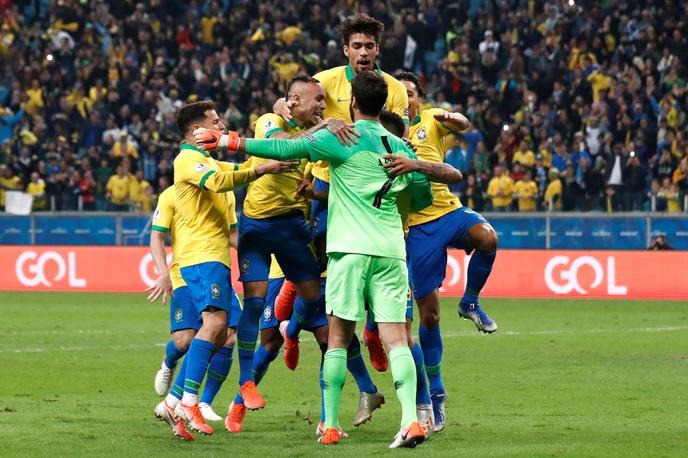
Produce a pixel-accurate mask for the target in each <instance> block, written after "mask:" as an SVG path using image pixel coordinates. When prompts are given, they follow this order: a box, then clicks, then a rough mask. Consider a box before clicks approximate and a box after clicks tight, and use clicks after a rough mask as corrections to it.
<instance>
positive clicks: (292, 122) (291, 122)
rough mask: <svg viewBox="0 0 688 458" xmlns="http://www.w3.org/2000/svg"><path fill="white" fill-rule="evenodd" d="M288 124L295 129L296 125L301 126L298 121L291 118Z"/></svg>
mask: <svg viewBox="0 0 688 458" xmlns="http://www.w3.org/2000/svg"><path fill="white" fill-rule="evenodd" d="M287 125H288V126H289V127H291V128H292V129H294V128H296V127H299V125H298V124H296V121H294V120H293V119H290V120H289V121H287Z"/></svg>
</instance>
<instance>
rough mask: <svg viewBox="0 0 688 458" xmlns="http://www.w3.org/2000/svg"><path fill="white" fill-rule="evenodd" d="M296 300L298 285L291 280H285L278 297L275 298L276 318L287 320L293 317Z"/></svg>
mask: <svg viewBox="0 0 688 458" xmlns="http://www.w3.org/2000/svg"><path fill="white" fill-rule="evenodd" d="M295 301H296V287H295V286H294V284H293V283H292V282H290V281H289V280H285V281H284V284H283V285H282V289H281V290H280V292H279V294H278V295H277V298H275V319H277V321H286V320H288V319H289V318H291V314H292V312H293V311H294V302H295Z"/></svg>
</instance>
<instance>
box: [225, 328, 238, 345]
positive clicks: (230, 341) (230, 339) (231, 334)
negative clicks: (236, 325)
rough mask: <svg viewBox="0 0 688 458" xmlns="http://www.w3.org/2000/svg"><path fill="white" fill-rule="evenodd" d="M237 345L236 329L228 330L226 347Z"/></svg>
mask: <svg viewBox="0 0 688 458" xmlns="http://www.w3.org/2000/svg"><path fill="white" fill-rule="evenodd" d="M235 344H236V329H232V328H228V329H227V339H225V347H233V346H234V345H235Z"/></svg>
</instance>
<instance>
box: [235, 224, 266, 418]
mask: <svg viewBox="0 0 688 458" xmlns="http://www.w3.org/2000/svg"><path fill="white" fill-rule="evenodd" d="M240 227H241V230H240V231H239V249H238V254H239V269H240V272H239V280H240V281H241V282H242V283H243V286H244V309H243V310H242V312H241V317H240V318H239V326H238V328H237V348H238V352H237V353H238V355H239V387H240V388H239V390H240V391H241V393H242V397H243V399H244V403H245V405H246V407H247V408H248V409H251V410H253V409H260V408H263V407H264V406H265V400H264V399H263V397H262V396H261V395H260V393H259V392H258V390H257V389H256V385H255V381H254V380H253V355H254V352H255V349H256V341H257V340H258V328H259V325H260V317H261V314H262V313H263V310H264V308H265V296H266V295H267V290H268V274H269V271H270V251H269V247H268V246H267V245H266V243H265V242H264V236H265V232H266V222H265V221H261V220H255V219H252V218H248V217H246V216H244V215H242V217H241V221H240Z"/></svg>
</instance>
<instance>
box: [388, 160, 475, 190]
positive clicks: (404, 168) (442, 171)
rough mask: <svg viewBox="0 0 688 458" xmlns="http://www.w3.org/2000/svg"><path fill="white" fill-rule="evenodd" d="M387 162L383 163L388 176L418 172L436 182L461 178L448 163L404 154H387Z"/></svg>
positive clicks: (448, 182) (451, 181) (448, 181)
mask: <svg viewBox="0 0 688 458" xmlns="http://www.w3.org/2000/svg"><path fill="white" fill-rule="evenodd" d="M384 158H385V159H386V160H388V161H389V162H387V163H385V164H384V167H385V168H386V169H387V173H388V174H389V175H390V176H399V175H403V174H405V173H411V172H419V173H422V174H423V175H427V177H428V180H430V181H435V182H437V183H445V184H451V183H458V182H459V181H461V180H463V175H461V172H460V171H458V170H457V169H455V168H454V167H452V166H451V165H449V164H445V163H438V162H427V161H421V160H420V159H411V158H409V157H404V156H395V155H393V154H387V155H385V156H384Z"/></svg>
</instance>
